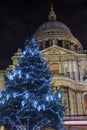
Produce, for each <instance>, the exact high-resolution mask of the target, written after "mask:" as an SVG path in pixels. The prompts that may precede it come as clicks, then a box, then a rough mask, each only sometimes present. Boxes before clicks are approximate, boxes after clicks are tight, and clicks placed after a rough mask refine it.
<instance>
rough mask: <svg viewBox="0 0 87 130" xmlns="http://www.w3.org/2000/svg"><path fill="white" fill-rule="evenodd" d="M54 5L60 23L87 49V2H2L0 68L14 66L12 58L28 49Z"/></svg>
mask: <svg viewBox="0 0 87 130" xmlns="http://www.w3.org/2000/svg"><path fill="white" fill-rule="evenodd" d="M51 3H53V5H54V9H55V12H56V15H57V20H58V21H61V22H63V23H65V24H66V25H67V26H68V27H69V28H70V29H71V31H72V33H73V35H74V36H76V38H77V39H78V40H79V41H80V42H81V43H82V45H83V47H84V49H87V0H32V1H30V0H29V1H28V2H27V1H26V0H25V1H23V0H22V1H20V2H19V1H18V0H17V1H16V0H15V1H14V0H0V69H4V68H6V67H8V65H9V64H11V59H10V58H11V56H12V55H14V53H15V52H16V51H17V49H18V48H23V47H24V40H25V39H26V38H31V36H32V35H33V34H34V33H35V31H36V30H37V28H38V27H39V26H40V25H41V24H42V23H43V22H46V21H47V20H48V13H49V11H50V5H51Z"/></svg>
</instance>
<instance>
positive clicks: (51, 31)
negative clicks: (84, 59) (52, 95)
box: [35, 7, 82, 48]
mask: <svg viewBox="0 0 87 130" xmlns="http://www.w3.org/2000/svg"><path fill="white" fill-rule="evenodd" d="M48 19H49V20H48V21H47V22H45V23H43V24H42V25H41V26H40V27H39V28H38V29H37V31H36V33H35V36H36V38H37V40H38V42H45V41H48V40H50V41H51V40H57V41H58V40H61V41H68V42H70V43H72V44H75V45H76V46H79V47H80V48H82V45H81V43H80V42H79V41H78V40H77V39H76V38H75V37H74V36H73V34H72V33H71V31H70V29H69V28H68V27H67V26H66V25H65V24H64V23H62V22H59V21H57V20H56V15H55V12H54V10H53V7H51V11H50V14H49V16H48Z"/></svg>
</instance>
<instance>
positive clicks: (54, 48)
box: [42, 45, 75, 55]
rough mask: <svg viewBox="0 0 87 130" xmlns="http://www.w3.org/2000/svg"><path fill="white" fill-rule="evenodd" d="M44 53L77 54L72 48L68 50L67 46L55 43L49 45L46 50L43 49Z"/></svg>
mask: <svg viewBox="0 0 87 130" xmlns="http://www.w3.org/2000/svg"><path fill="white" fill-rule="evenodd" d="M42 53H43V54H49V55H50V54H58V55H61V54H63V55H65V54H74V55H75V53H74V52H72V51H70V50H67V49H65V48H62V47H59V46H56V45H53V46H51V47H49V48H47V49H44V50H43V51H42Z"/></svg>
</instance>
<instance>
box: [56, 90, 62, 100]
mask: <svg viewBox="0 0 87 130" xmlns="http://www.w3.org/2000/svg"><path fill="white" fill-rule="evenodd" d="M57 96H58V98H59V99H61V98H62V94H61V92H60V91H59V92H58V95H57Z"/></svg>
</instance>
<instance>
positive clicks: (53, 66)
mask: <svg viewBox="0 0 87 130" xmlns="http://www.w3.org/2000/svg"><path fill="white" fill-rule="evenodd" d="M51 70H52V72H53V74H54V75H58V74H59V64H57V63H53V64H51Z"/></svg>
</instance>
